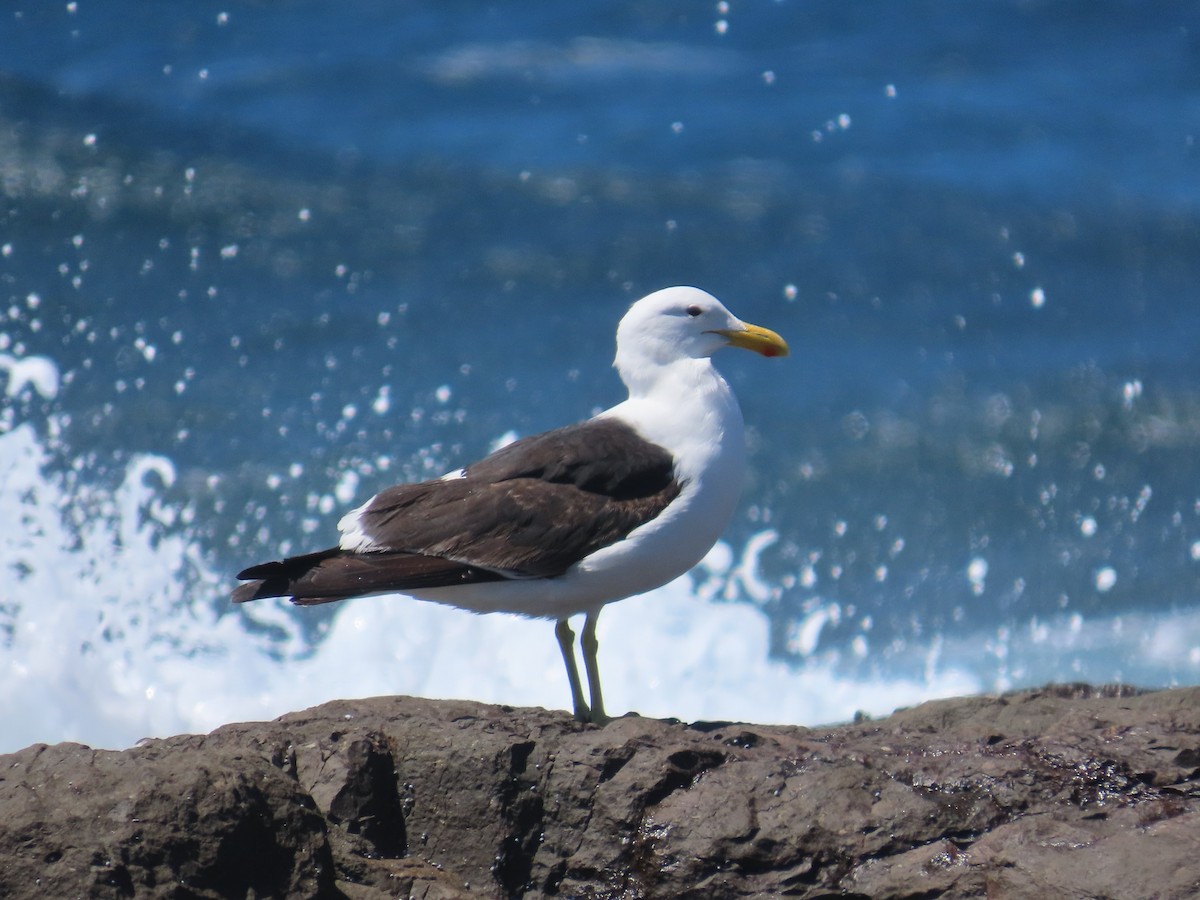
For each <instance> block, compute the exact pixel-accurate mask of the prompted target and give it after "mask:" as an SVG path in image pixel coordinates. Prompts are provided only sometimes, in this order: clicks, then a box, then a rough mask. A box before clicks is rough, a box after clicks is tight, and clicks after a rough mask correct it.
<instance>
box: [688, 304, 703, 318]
mask: <svg viewBox="0 0 1200 900" xmlns="http://www.w3.org/2000/svg"><path fill="white" fill-rule="evenodd" d="M702 312H704V310H702V309H701V308H700V307H698V306H689V307H688V308H687V314H688V315H689V316H691V317H692V318H693V319H694V318H696V316H698V315H700V313H702Z"/></svg>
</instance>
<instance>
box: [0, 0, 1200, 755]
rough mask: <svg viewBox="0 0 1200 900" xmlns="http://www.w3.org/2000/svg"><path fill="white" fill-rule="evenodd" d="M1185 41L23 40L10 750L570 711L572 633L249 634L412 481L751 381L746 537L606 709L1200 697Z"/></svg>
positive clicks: (1198, 255)
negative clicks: (691, 310) (375, 504)
mask: <svg viewBox="0 0 1200 900" xmlns="http://www.w3.org/2000/svg"><path fill="white" fill-rule="evenodd" d="M1198 133H1200V15H1198V14H1197V11H1196V9H1195V7H1194V4H1189V3H1182V2H1178V3H1176V2H1162V3H1156V4H1152V5H1147V4H1142V3H1135V2H1116V0H1058V2H1037V0H1021V2H1017V0H1012V2H1001V0H981V2H977V3H971V4H962V3H952V2H932V0H931V2H914V3H908V4H884V3H874V2H867V3H860V4H845V3H842V2H838V0H812V2H803V3H801V2H798V0H781V2H773V0H761V2H748V0H743V2H730V3H727V4H726V3H719V4H718V3H714V4H707V3H682V2H678V3H672V2H665V3H664V2H655V3H632V2H630V3H616V4H613V3H603V4H602V3H590V2H585V3H578V4H574V5H572V7H571V8H570V9H569V10H560V9H558V8H556V7H555V8H551V7H538V8H534V9H527V8H524V7H521V8H517V7H511V8H510V6H509V5H489V4H482V3H470V2H451V3H439V4H397V3H393V2H386V3H385V2H363V3H357V4H352V5H350V6H346V5H344V4H343V5H342V7H335V6H330V5H329V4H324V3H317V2H311V0H310V2H294V3H289V4H286V5H284V6H279V5H271V4H251V3H230V4H225V5H223V6H222V5H220V4H216V5H214V4H207V3H203V4H202V3H195V2H177V3H172V4H146V3H141V2H133V0H105V2H103V3H101V2H99V0H75V2H69V3H68V2H63V3H51V4H46V3H38V4H33V3H16V4H13V5H10V7H9V8H8V9H6V10H4V11H3V12H2V13H0V201H2V203H0V290H2V291H3V297H2V300H3V302H2V303H0V388H2V390H3V395H2V397H0V515H2V516H3V521H5V522H6V523H8V524H7V525H6V526H5V527H4V528H3V529H0V572H2V573H3V576H4V577H3V580H2V581H0V672H2V673H3V675H4V677H3V679H2V680H0V750H9V749H15V748H18V747H21V746H24V745H26V744H28V743H31V742H34V741H56V740H65V739H71V740H80V741H84V742H87V743H90V744H93V745H95V746H107V747H118V746H125V745H128V744H130V743H132V742H134V741H136V740H137V739H139V738H141V737H143V736H147V735H163V734H169V733H174V732H177V731H184V730H205V729H209V728H211V727H215V726H216V725H218V724H220V723H222V722H225V721H229V720H231V719H238V718H243V719H244V718H260V717H268V716H273V715H277V714H280V713H282V712H285V711H287V710H289V709H294V708H299V707H303V706H307V705H311V704H314V703H317V702H320V701H322V700H326V699H331V698H334V697H343V696H365V695H371V694H380V693H415V694H420V695H423V696H445V697H468V698H475V699H480V700H486V701H493V702H502V703H510V704H539V705H546V706H552V707H563V706H565V705H566V702H567V698H568V693H567V688H566V683H565V681H566V679H565V677H564V675H563V674H562V673H561V672H560V669H561V662H560V660H559V658H558V651H557V647H556V645H555V644H554V641H553V639H552V635H551V631H552V629H551V626H550V625H549V624H548V623H545V622H531V621H524V620H519V619H515V618H511V617H504V616H486V617H476V616H472V615H470V614H467V613H462V612H459V611H455V610H447V609H441V608H438V607H435V606H432V605H428V604H421V603H417V602H414V601H410V600H406V599H404V598H400V597H390V598H371V599H362V600H357V601H351V602H348V603H344V604H339V605H336V606H334V607H331V608H325V609H318V610H296V609H292V608H290V607H289V606H288V605H287V604H286V603H282V602H280V603H256V604H251V605H249V606H246V607H241V608H237V609H234V608H231V607H230V606H229V604H228V602H227V594H228V590H229V589H230V588H231V587H232V584H233V581H232V575H233V573H235V572H236V571H238V570H239V569H240V568H242V567H243V566H245V565H247V564H249V563H252V562H257V561H260V560H262V559H267V558H274V557H276V556H278V555H279V554H282V553H287V552H298V551H301V550H304V549H316V548H319V547H323V546H326V545H328V544H329V543H331V542H332V540H333V537H334V535H335V524H336V521H337V519H338V518H339V516H340V515H341V514H342V513H344V512H345V511H346V510H347V509H348V508H351V507H352V506H355V505H357V504H358V503H360V502H361V501H362V500H363V499H364V498H365V497H367V496H369V495H370V494H371V493H373V492H374V491H375V490H377V489H378V488H380V487H382V486H385V485H386V484H389V483H392V482H394V481H396V480H400V479H409V478H417V477H425V476H430V475H436V474H440V473H441V472H443V471H446V470H448V469H451V468H454V467H457V466H459V465H462V464H464V463H466V462H469V461H470V460H472V459H474V458H477V457H478V456H479V455H481V454H483V453H484V452H486V451H487V450H488V449H489V447H490V446H492V445H494V443H495V442H497V441H499V440H503V439H506V438H508V437H511V436H516V435H522V434H529V433H532V432H535V431H539V430H542V429H545V428H549V427H553V426H555V425H559V424H563V423H565V422H568V421H573V420H576V419H578V418H581V417H583V416H586V415H589V414H590V413H592V412H593V411H595V410H597V409H600V408H603V407H605V406H608V405H610V404H611V403H613V402H615V401H617V400H618V399H620V395H621V391H620V385H619V382H618V380H617V378H616V376H615V374H614V373H613V372H612V370H611V368H610V367H609V363H610V361H611V357H612V349H613V347H612V341H613V331H614V329H615V325H616V322H617V320H618V319H619V318H620V316H621V314H622V312H623V311H624V309H625V308H626V307H627V305H628V304H629V303H630V302H632V301H633V300H634V299H636V298H637V297H639V296H641V295H642V294H644V293H648V292H649V291H651V290H654V289H657V288H659V287H663V286H666V285H669V284H677V283H689V284H696V285H698V286H700V287H703V288H705V289H707V290H710V291H712V292H713V293H715V294H716V295H717V296H719V297H721V298H722V299H723V300H724V301H725V302H726V303H727V304H728V305H729V306H730V307H731V308H732V309H733V310H734V311H735V312H736V313H737V314H738V315H740V316H742V317H743V318H745V319H747V320H748V321H752V322H757V323H759V324H762V325H766V326H769V327H771V328H774V329H775V330H777V331H779V332H780V333H782V334H783V335H784V336H785V337H786V338H787V339H788V340H789V343H790V344H791V346H792V349H793V355H792V357H790V358H789V359H787V360H784V361H763V360H760V359H758V358H754V357H751V356H750V355H749V354H737V353H732V352H730V353H728V354H725V355H723V356H721V357H719V358H718V360H717V362H718V365H719V367H720V368H721V369H722V371H724V372H725V374H726V375H727V377H728V378H729V380H730V381H731V383H732V384H733V385H734V387H735V389H736V390H737V392H738V395H739V397H740V399H741V402H742V406H743V410H744V412H745V416H746V420H747V423H748V425H749V427H750V441H751V445H750V450H751V454H750V471H749V473H748V477H747V482H746V487H745V493H744V499H743V504H742V507H741V511H740V512H739V515H738V517H737V519H736V520H735V521H734V522H733V523H732V524H731V526H730V528H729V530H728V532H727V534H726V537H725V539H724V541H723V542H722V543H721V544H720V545H718V547H717V548H716V549H715V550H714V552H713V553H712V554H710V556H709V558H708V559H707V560H706V562H705V564H704V565H703V566H701V567H699V568H698V569H697V570H696V571H695V572H694V573H692V574H691V575H689V576H687V577H685V578H682V579H680V580H678V581H676V582H675V583H673V584H671V585H668V586H667V587H665V588H663V589H661V590H659V591H655V592H653V593H651V594H649V595H646V596H644V597H639V598H632V599H630V600H627V601H623V602H622V603H619V604H615V605H614V606H612V607H610V608H609V609H608V610H606V611H605V613H604V615H603V616H602V617H601V620H600V621H601V630H600V638H601V651H600V652H601V664H602V668H603V673H604V678H605V688H606V693H607V695H608V700H609V706H610V709H611V710H612V711H613V712H616V713H619V712H622V711H624V710H626V709H632V710H637V711H640V712H642V713H644V714H650V715H658V716H677V717H679V718H683V719H696V718H710V719H744V720H755V721H771V722H797V723H804V724H815V723H819V722H828V721H834V720H838V719H845V718H849V717H850V716H852V715H854V713H855V712H857V711H865V712H868V713H871V714H882V713H886V712H888V711H890V710H891V709H893V708H895V707H896V706H899V705H906V704H910V703H914V702H918V701H920V700H922V699H926V698H929V697H934V696H945V695H949V694H958V693H967V692H975V691H995V690H1005V689H1009V688H1013V687H1019V686H1024V685H1030V684H1038V683H1042V682H1045V681H1049V680H1088V681H1093V682H1109V681H1121V682H1126V683H1134V684H1139V685H1144V686H1149V687H1154V686H1165V685H1171V684H1187V683H1196V682H1197V680H1200V452H1198V450H1200V371H1198V367H1197V363H1196V359H1197V354H1198V352H1200V158H1198V152H1197V148H1196V141H1197V134H1198Z"/></svg>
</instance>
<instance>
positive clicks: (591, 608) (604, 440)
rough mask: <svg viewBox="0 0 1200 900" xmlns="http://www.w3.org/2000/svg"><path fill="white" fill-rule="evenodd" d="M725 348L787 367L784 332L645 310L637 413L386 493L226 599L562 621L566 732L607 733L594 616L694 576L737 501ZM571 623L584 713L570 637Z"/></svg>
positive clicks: (632, 378)
mask: <svg viewBox="0 0 1200 900" xmlns="http://www.w3.org/2000/svg"><path fill="white" fill-rule="evenodd" d="M727 346H733V347H741V348H743V349H746V350H753V351H755V352H756V353H760V354H762V355H763V356H786V355H787V353H788V347H787V344H786V343H785V342H784V340H783V338H781V337H780V336H779V335H778V334H776V333H775V332H773V331H770V330H768V329H766V328H760V327H758V326H757V325H748V324H746V323H745V322H742V321H741V320H739V319H738V318H736V317H735V316H734V315H733V314H732V313H730V312H729V310H727V309H726V308H725V307H724V306H723V305H722V304H721V302H720V301H718V300H717V299H716V298H715V297H713V296H711V295H709V294H707V293H705V292H704V291H701V290H698V289H697V288H693V287H672V288H666V289H664V290H661V291H657V292H655V293H653V294H650V295H649V296H647V297H643V298H642V299H641V300H639V301H637V302H636V303H634V304H633V306H632V307H630V309H629V311H628V312H627V313H626V314H625V316H624V318H622V319H621V323H620V325H619V326H618V328H617V355H616V360H615V362H614V365H615V367H616V369H617V371H618V373H619V374H620V376H621V380H622V381H624V382H625V386H626V387H627V388H628V389H629V399H627V400H625V401H624V402H622V403H619V404H617V405H616V406H614V407H613V408H612V409H608V410H605V411H604V412H602V413H600V414H599V415H597V416H595V417H593V418H591V419H588V420H587V421H585V422H579V423H577V424H574V425H567V426H566V427H563V428H556V429H554V430H552V431H547V432H545V433H544V434H538V435H533V436H532V437H527V438H522V439H520V440H517V441H515V442H513V443H511V444H509V445H508V446H506V447H503V448H501V449H500V450H497V451H496V452H495V453H492V454H491V455H490V456H487V457H485V458H484V459H482V460H480V461H479V462H477V463H473V464H472V465H470V466H467V467H466V468H465V469H460V470H458V471H455V472H451V473H449V474H447V475H444V476H442V477H441V478H439V479H437V480H434V481H425V482H421V483H419V484H401V485H396V486H395V487H390V488H387V489H386V490H384V491H381V492H380V493H378V494H376V495H375V496H374V497H372V498H371V499H370V500H368V501H367V502H366V503H365V504H363V505H362V506H360V507H359V508H358V509H355V510H353V511H351V512H350V513H348V514H347V515H346V516H344V517H343V518H342V520H341V522H340V523H339V524H338V529H339V531H340V532H341V542H340V543H339V545H338V546H337V547H333V548H330V549H328V550H322V551H319V552H317V553H309V554H305V555H303V556H294V557H291V558H288V559H284V560H281V561H276V562H268V563H262V564H261V565H257V566H251V567H250V568H248V569H246V570H245V571H243V572H240V573H239V574H238V578H239V579H242V580H247V579H250V580H249V581H248V583H246V584H243V585H240V586H239V587H238V588H237V589H236V590H235V591H234V592H233V600H234V601H235V602H237V603H243V602H245V601H247V600H257V599H259V598H261V597H290V598H291V599H292V602H293V603H297V604H299V605H301V606H307V605H311V604H316V603H330V602H332V601H335V600H345V599H347V598H350V597H359V596H363V595H367V594H385V593H402V594H407V595H409V596H412V597H417V598H420V599H423V600H433V601H436V602H438V603H445V604H449V605H451V606H457V607H460V608H462V609H467V610H471V611H473V612H478V613H486V612H509V613H519V614H522V615H526V616H533V617H539V618H550V619H556V620H557V626H556V628H555V635H556V636H557V638H558V643H559V647H560V648H561V650H562V655H563V660H564V662H565V663H566V667H567V676H568V678H569V679H570V683H571V699H572V702H573V704H574V707H575V716H576V718H578V719H580V720H583V721H593V722H603V721H605V719H606V717H605V713H604V701H603V698H602V695H601V692H600V673H599V668H598V664H597V661H596V647H597V642H596V620H597V617H598V616H599V614H600V609H601V608H602V607H603V606H604V605H605V604H606V603H611V602H613V601H614V600H621V599H623V598H625V597H630V596H633V595H635V594H641V593H644V592H646V591H649V590H651V589H653V588H656V587H659V586H660V585H663V584H666V583H667V582H668V581H671V580H672V579H674V578H676V577H677V576H679V575H682V574H683V573H684V572H686V571H687V570H688V569H690V568H692V566H694V565H695V564H696V563H697V562H699V561H700V559H701V558H703V557H704V555H705V554H706V553H707V552H708V550H709V549H710V548H711V547H712V545H713V544H714V543H715V542H716V540H717V539H718V538H719V537H720V535H721V532H722V531H723V530H724V529H725V526H726V525H727V524H728V522H729V520H730V517H731V516H732V514H733V510H734V506H735V505H736V503H737V499H738V496H739V494H740V493H741V487H742V471H743V466H744V458H745V438H744V435H743V426H742V414H741V410H740V409H739V408H738V404H737V400H736V399H735V398H734V396H733V391H732V390H730V387H729V385H728V384H727V383H726V381H725V379H724V378H722V377H721V375H720V374H719V373H718V372H717V370H716V369H715V368H713V365H712V362H711V360H710V359H709V357H710V356H711V355H712V354H713V353H715V352H716V351H717V350H720V349H721V348H722V347H727ZM577 613H583V614H585V619H584V626H583V634H582V636H581V640H580V645H581V649H582V652H583V662H584V667H585V670H586V672H587V677H588V686H589V689H590V705H589V703H588V702H587V701H585V699H584V695H583V687H582V684H581V682H580V678H579V670H578V667H577V665H576V661H575V648H574V640H575V635H574V633H573V632H572V631H571V628H570V625H569V624H568V621H567V620H568V617H569V616H572V615H575V614H577Z"/></svg>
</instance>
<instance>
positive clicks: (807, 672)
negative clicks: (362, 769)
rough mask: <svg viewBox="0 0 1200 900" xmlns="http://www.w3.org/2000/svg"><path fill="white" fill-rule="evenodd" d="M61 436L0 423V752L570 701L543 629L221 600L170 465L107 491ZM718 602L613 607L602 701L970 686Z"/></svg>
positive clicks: (431, 614) (662, 600) (411, 610)
mask: <svg viewBox="0 0 1200 900" xmlns="http://www.w3.org/2000/svg"><path fill="white" fill-rule="evenodd" d="M43 424H45V423H43ZM52 431H54V429H53V428H52V427H51V428H43V429H37V428H35V427H34V426H33V425H32V424H30V423H24V424H21V425H19V426H17V427H14V428H12V429H11V430H9V431H7V432H6V433H3V434H0V514H2V515H3V516H4V517H5V520H6V521H8V522H10V523H16V525H17V527H12V528H8V529H6V530H5V531H4V533H3V536H2V537H0V559H2V560H3V565H4V568H5V581H6V584H7V587H6V590H5V595H4V597H3V599H2V600H0V673H3V678H2V679H0V721H3V722H4V727H3V729H2V731H0V751H10V750H14V749H17V748H20V747H23V746H25V745H28V744H31V743H34V742H39V741H40V742H55V741H61V740H74V741H80V742H83V743H87V744H90V745H93V746H100V747H124V746H128V745H130V744H132V743H134V742H136V741H137V740H139V739H140V738H142V737H147V736H163V735H168V734H172V733H176V732H185V731H206V730H210V729H212V728H214V727H216V726H218V725H220V724H222V723H224V722H228V721H232V720H244V719H260V718H269V717H273V716H277V715H280V714H282V713H284V712H287V711H289V710H292V709H297V708H303V707H307V706H311V705H313V704H317V703H320V702H323V701H326V700H331V699H335V698H340V697H362V696H370V695H377V694H414V695H420V696H426V697H448V698H451V697H452V698H469V699H476V700H482V701H488V702H497V703H506V704H513V705H535V706H545V707H552V708H553V707H557V708H562V707H564V706H565V705H566V704H567V700H568V697H569V692H568V689H567V684H566V677H565V674H564V673H563V667H562V662H561V659H560V657H559V653H558V648H557V645H556V643H555V641H554V639H553V635H552V627H551V625H550V623H549V622H546V621H538V620H527V619H522V618H519V617H515V616H506V615H495V614H493V615H488V616H475V615H472V614H470V613H466V612H462V611H459V610H455V609H449V608H444V607H440V606H438V605H436V604H430V603H421V602H417V601H413V600H409V599H407V598H404V597H399V596H392V597H374V598H363V599H359V600H353V601H349V602H347V603H343V604H341V605H340V606H339V608H338V609H337V610H336V612H335V614H334V616H333V619H332V620H331V623H330V625H329V627H328V629H327V630H324V631H323V632H322V633H320V636H319V637H314V638H312V639H311V640H310V639H309V638H308V637H306V636H305V635H306V631H305V629H303V628H302V627H301V626H300V619H299V617H300V616H303V615H306V611H305V610H301V609H295V608H292V607H290V605H289V604H287V603H286V602H285V601H260V602H257V603H254V604H249V605H247V606H244V607H237V608H235V607H232V606H230V605H227V601H226V600H225V595H226V592H227V591H228V589H229V588H230V586H231V584H230V577H229V574H230V573H224V572H218V571H216V570H215V568H214V566H213V564H212V563H211V561H210V558H209V557H208V555H207V554H206V553H205V551H204V550H203V548H202V546H201V544H200V542H199V541H198V540H197V539H196V538H194V537H193V536H192V535H190V533H189V531H188V528H187V527H186V525H184V524H183V523H184V522H185V521H186V519H187V510H186V508H181V507H178V506H175V505H172V504H171V503H168V502H167V501H166V500H165V499H164V492H165V490H166V488H167V487H169V486H170V485H171V483H172V481H173V480H174V477H175V472H174V467H173V465H172V464H171V462H170V460H168V459H166V458H163V457H160V456H150V455H142V456H136V457H134V458H133V459H131V460H130V461H129V463H128V464H127V466H126V469H125V471H124V473H123V478H121V479H120V480H119V483H117V484H116V485H115V486H105V484H103V483H101V480H100V479H91V478H89V473H88V470H87V469H86V467H83V466H74V467H72V466H71V465H69V464H67V465H64V464H63V463H64V461H63V460H57V459H54V451H53V450H52V449H50V446H49V444H52V443H53V442H48V441H47V439H46V438H44V437H43V436H42V434H43V433H44V432H52ZM65 462H68V463H69V461H65ZM52 463H54V464H53V465H52ZM762 543H763V540H762V539H759V540H758V541H752V542H751V545H750V546H749V548H748V549H747V551H745V552H744V553H743V554H741V556H740V558H739V557H738V555H737V554H735V553H733V552H732V550H731V549H730V548H728V547H726V546H724V545H721V546H720V547H719V548H718V550H717V551H716V552H715V553H714V554H713V555H712V557H711V558H710V560H709V564H708V565H709V569H708V570H707V577H708V579H709V581H710V582H711V580H712V579H718V580H719V579H721V578H723V577H726V576H727V575H728V576H730V577H734V576H736V577H737V578H738V579H741V580H743V581H744V580H745V579H746V578H748V577H750V575H752V574H753V573H752V572H751V571H750V569H752V568H753V566H754V565H755V564H756V559H757V553H758V552H759V550H760V548H761V545H762ZM713 593H714V591H713V590H712V586H711V584H708V586H707V587H706V586H705V584H704V583H698V582H697V580H696V579H693V578H689V577H684V578H680V579H678V580H676V581H675V582H673V583H671V584H669V585H666V586H665V587H663V588H661V589H659V590H657V591H653V592H651V593H649V594H646V595H643V596H641V597H635V598H631V599H629V600H626V601H623V602H621V603H618V604H614V605H613V606H611V607H609V608H608V609H606V610H605V612H604V614H603V615H602V616H601V619H600V628H599V638H600V642H601V649H600V658H601V665H602V671H603V673H604V688H605V691H606V696H607V700H608V705H609V709H610V711H612V712H615V713H621V712H624V711H626V710H636V711H638V712H640V713H642V714H645V715H653V716H675V717H678V718H682V719H688V720H693V719H732V720H746V721H759V722H795V723H816V722H824V721H834V720H841V719H846V718H848V717H850V716H851V715H853V714H854V713H855V712H856V711H859V710H863V711H866V712H870V713H886V712H888V711H890V710H891V709H892V708H894V707H895V706H897V705H902V704H906V703H912V702H916V701H919V700H921V699H925V698H928V697H934V696H944V695H948V694H954V693H961V692H967V691H972V690H975V689H977V688H978V684H977V682H976V681H975V680H974V679H972V678H971V677H969V676H967V675H964V674H962V673H961V672H955V671H952V670H948V669H945V668H943V669H941V670H939V671H938V672H936V673H933V674H932V675H927V676H925V677H918V678H913V679H903V678H901V679H895V678H877V679H866V680H864V679H861V678H846V677H844V676H839V675H837V674H835V672H834V670H833V668H832V667H831V666H829V665H824V664H817V663H813V664H810V665H805V666H803V667H801V668H792V667H789V666H787V665H785V664H783V663H780V662H775V661H772V660H771V659H770V658H769V654H768V624H767V619H766V617H765V616H764V615H763V614H762V613H761V612H759V611H758V610H757V609H756V608H754V607H753V606H751V605H748V604H745V603H731V602H720V601H717V602H714V601H712V600H710V599H707V598H708V597H711V596H712V595H713ZM310 631H311V629H310Z"/></svg>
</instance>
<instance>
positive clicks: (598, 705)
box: [579, 610, 608, 725]
mask: <svg viewBox="0 0 1200 900" xmlns="http://www.w3.org/2000/svg"><path fill="white" fill-rule="evenodd" d="M599 618H600V610H596V611H595V612H590V613H588V614H587V617H586V618H585V619H584V620H583V634H582V635H581V636H580V639H579V646H580V647H581V648H582V649H583V667H584V669H585V670H586V671H587V678H588V690H589V692H590V693H591V698H592V716H591V720H592V721H593V722H595V723H596V724H597V725H603V724H604V723H605V722H607V721H608V715H607V714H606V713H605V712H604V696H603V694H601V693H600V662H599V660H597V659H596V651H597V650H598V649H599V647H600V643H599V642H598V641H597V640H596V620H597V619H599Z"/></svg>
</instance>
